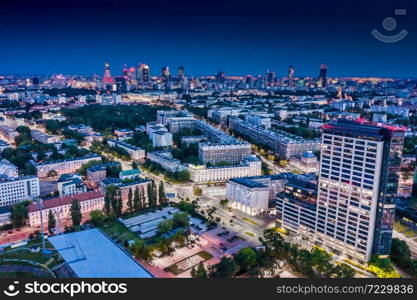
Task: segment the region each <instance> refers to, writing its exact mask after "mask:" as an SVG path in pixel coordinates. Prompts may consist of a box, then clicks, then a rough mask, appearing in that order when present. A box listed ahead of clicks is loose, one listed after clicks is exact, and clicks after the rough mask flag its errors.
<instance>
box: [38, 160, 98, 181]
mask: <svg viewBox="0 0 417 300" xmlns="http://www.w3.org/2000/svg"><path fill="white" fill-rule="evenodd" d="M92 160H101V157H100V155H97V154H91V155H87V156H83V157H78V158H73V159H65V160H58V161H51V162H44V163H38V164H36V165H35V166H36V169H37V170H38V176H39V177H46V176H48V173H49V171H52V170H54V171H56V172H57V173H58V175H60V174H64V173H75V172H76V171H77V170H78V169H79V168H80V167H81V166H82V165H83V164H86V163H88V162H89V161H92Z"/></svg>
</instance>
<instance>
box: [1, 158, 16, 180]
mask: <svg viewBox="0 0 417 300" xmlns="http://www.w3.org/2000/svg"><path fill="white" fill-rule="evenodd" d="M0 174H1V175H5V176H7V177H10V178H16V177H19V170H18V168H17V167H16V166H15V165H14V164H12V163H11V162H9V161H8V160H7V159H2V160H1V161H0Z"/></svg>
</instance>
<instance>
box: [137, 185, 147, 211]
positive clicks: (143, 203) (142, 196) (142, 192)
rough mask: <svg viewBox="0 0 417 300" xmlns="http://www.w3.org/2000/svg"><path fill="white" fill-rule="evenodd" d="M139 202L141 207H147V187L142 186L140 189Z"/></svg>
mask: <svg viewBox="0 0 417 300" xmlns="http://www.w3.org/2000/svg"><path fill="white" fill-rule="evenodd" d="M139 204H140V207H141V208H145V207H146V196H145V189H144V188H141V189H140V191H139ZM148 205H149V200H148Z"/></svg>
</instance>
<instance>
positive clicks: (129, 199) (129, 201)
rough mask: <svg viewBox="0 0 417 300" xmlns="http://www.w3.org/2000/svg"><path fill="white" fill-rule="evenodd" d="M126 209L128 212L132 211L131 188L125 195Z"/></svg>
mask: <svg viewBox="0 0 417 300" xmlns="http://www.w3.org/2000/svg"><path fill="white" fill-rule="evenodd" d="M127 209H128V212H130V213H131V212H133V192H132V188H129V194H128V196H127Z"/></svg>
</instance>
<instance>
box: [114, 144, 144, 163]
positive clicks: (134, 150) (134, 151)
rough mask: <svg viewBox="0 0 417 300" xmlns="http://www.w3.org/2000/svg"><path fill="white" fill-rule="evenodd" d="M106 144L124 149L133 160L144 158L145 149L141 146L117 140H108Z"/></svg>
mask: <svg viewBox="0 0 417 300" xmlns="http://www.w3.org/2000/svg"><path fill="white" fill-rule="evenodd" d="M107 144H108V145H109V146H110V147H119V148H122V149H124V150H126V152H127V153H129V155H130V157H131V158H132V159H134V160H144V159H145V150H143V149H142V148H139V147H136V146H133V145H131V144H128V143H125V142H122V141H118V140H108V141H107Z"/></svg>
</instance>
